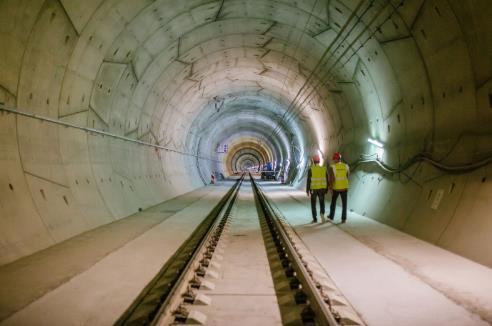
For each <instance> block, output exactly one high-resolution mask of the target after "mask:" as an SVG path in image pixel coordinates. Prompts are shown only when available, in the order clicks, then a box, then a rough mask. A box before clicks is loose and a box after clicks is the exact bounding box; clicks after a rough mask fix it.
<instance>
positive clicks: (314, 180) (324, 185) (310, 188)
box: [306, 155, 328, 223]
mask: <svg viewBox="0 0 492 326" xmlns="http://www.w3.org/2000/svg"><path fill="white" fill-rule="evenodd" d="M319 163H320V157H319V155H314V156H313V164H312V165H311V167H310V169H309V171H308V178H307V183H306V193H307V195H308V197H309V196H311V212H312V215H313V221H312V223H316V222H318V220H317V217H316V215H317V210H316V198H319V206H320V218H321V222H324V221H325V194H326V193H327V192H328V172H327V170H326V167H325V166H320V165H319Z"/></svg>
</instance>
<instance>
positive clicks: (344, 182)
mask: <svg viewBox="0 0 492 326" xmlns="http://www.w3.org/2000/svg"><path fill="white" fill-rule="evenodd" d="M330 167H331V169H332V170H333V175H334V176H335V180H334V183H333V189H334V190H345V189H348V187H349V182H348V176H347V175H348V171H349V166H348V165H347V164H345V163H342V162H338V163H335V164H332V165H330Z"/></svg>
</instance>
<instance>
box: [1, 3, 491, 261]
mask: <svg viewBox="0 0 492 326" xmlns="http://www.w3.org/2000/svg"><path fill="white" fill-rule="evenodd" d="M400 3H402V5H401V6H400ZM369 4H372V6H368V5H369ZM358 5H360V6H359V7H356V6H358ZM356 8H357V9H356ZM354 10H357V14H358V16H359V17H361V18H360V20H359V21H358V23H357V24H356V25H354V26H355V27H354V28H353V30H352V33H351V36H349V37H347V38H346V39H343V40H339V42H338V43H336V40H337V38H336V37H337V36H336V35H337V34H338V33H340V31H342V32H343V31H348V30H351V26H352V25H349V26H348V27H347V28H346V29H344V25H345V23H346V22H347V21H349V20H350V17H351V14H352V12H354ZM363 12H364V14H362V13H363ZM491 16H492V6H491V5H490V3H489V1H486V0H478V1H471V0H468V1H459V0H448V1H446V0H412V1H409V0H407V1H383V0H380V1H372V0H371V1H369V0H368V1H362V2H358V1H334V0H332V1H321V0H318V1H316V0H309V1H288V0H282V1H260V0H250V1H244V0H226V1H199V0H193V1H147V0H131V1H130V0H126V1H125V0H120V1H118V0H106V1H103V0H91V1H83V2H79V1H70V0H59V1H56V0H48V1H41V0H38V1H27V0H26V1H13V0H5V1H2V2H0V42H1V44H2V45H3V51H1V52H0V102H3V103H4V104H5V106H6V107H12V108H17V109H18V110H20V111H24V112H29V113H35V114H37V115H40V116H44V117H50V118H54V119H57V120H60V121H65V122H70V123H73V124H77V125H80V126H85V127H89V128H94V129H98V130H103V131H107V132H110V133H112V134H116V135H121V136H126V137H129V138H133V139H139V140H143V141H146V142H149V143H153V144H160V145H163V146H166V147H169V148H172V149H176V150H178V151H180V152H183V153H188V154H191V155H184V154H181V153H176V152H170V151H165V150H156V149H154V148H152V147H149V146H144V145H139V144H136V143H132V142H128V141H123V140H118V139H114V138H112V137H109V136H103V135H100V134H99V135H98V134H95V133H91V132H86V131H82V130H77V129H74V128H65V127H63V126H60V125H57V124H52V123H49V122H42V121H39V120H35V119H32V118H28V117H23V116H20V115H16V114H8V113H6V112H4V111H1V113H0V139H1V141H0V153H1V154H0V216H1V219H0V263H1V264H5V263H8V262H11V261H13V260H16V259H18V258H21V257H23V256H25V255H28V254H32V253H34V252H36V251H39V250H42V249H43V248H46V247H49V246H51V245H54V244H56V243H59V242H61V241H63V240H65V239H68V238H70V237H73V236H75V235H77V234H80V233H82V232H84V231H87V230H90V229H93V228H96V227H98V226H100V225H104V224H106V223H110V222H112V221H115V220H117V219H120V218H123V217H126V216H128V215H130V214H133V213H135V212H137V211H138V209H139V208H146V207H149V206H151V205H154V204H157V203H159V202H161V201H163V200H166V199H168V198H171V197H173V196H176V195H179V194H182V193H184V192H187V191H190V190H193V189H195V188H197V187H200V186H202V185H203V181H205V182H206V181H207V180H204V179H205V178H206V177H207V176H208V175H209V174H210V172H211V171H213V170H215V166H216V165H215V164H217V163H216V161H217V160H218V159H219V157H218V156H217V154H216V153H215V152H214V151H215V145H216V144H219V143H220V141H221V140H224V139H230V140H232V141H234V139H235V138H234V137H235V134H234V132H235V128H234V125H225V126H224V128H217V126H215V127H214V128H212V129H213V130H212V131H209V129H207V128H209V127H208V126H209V125H213V122H214V121H216V120H217V119H219V120H220V119H222V118H223V121H226V120H227V121H232V122H230V123H234V122H233V121H234V120H233V119H225V118H224V117H227V116H226V115H223V116H221V115H220V114H221V113H220V112H218V110H217V109H218V107H217V105H215V103H216V100H215V99H216V98H217V96H218V97H221V98H223V99H225V100H224V102H227V99H230V101H231V102H234V101H236V100H237V101H239V102H241V103H242V102H247V101H248V100H249V99H250V97H251V96H253V97H256V98H258V103H257V104H255V107H256V109H257V111H256V113H255V117H257V118H258V119H260V120H262V121H264V124H265V125H273V126H277V127H278V129H279V130H278V132H274V130H275V128H273V130H268V129H266V128H263V129H265V131H264V136H270V137H273V138H274V139H273V140H272V142H271V143H274V144H278V145H275V146H277V147H276V148H272V149H271V151H272V152H275V153H282V155H283V156H285V157H290V156H293V158H292V159H293V161H294V160H295V159H296V158H295V157H294V156H296V155H297V154H298V153H301V154H302V155H301V156H302V158H300V159H302V161H304V162H306V161H307V160H308V155H310V154H311V153H312V152H313V150H315V149H317V148H319V149H321V150H322V152H323V153H325V156H330V155H329V154H330V153H331V152H333V151H335V150H341V151H342V152H343V154H344V158H345V159H346V160H347V161H348V162H354V161H356V160H357V158H358V157H359V156H360V155H361V154H374V153H375V150H376V149H375V148H374V147H373V146H372V145H370V144H368V143H367V138H368V137H372V138H375V139H378V140H379V141H381V142H383V143H384V144H385V152H384V154H383V157H382V158H381V159H382V160H383V161H384V162H385V163H386V164H388V165H390V166H393V167H398V166H399V165H401V164H403V162H406V161H407V160H409V159H410V158H411V157H413V156H414V155H416V154H418V153H422V152H424V153H426V154H428V155H430V156H432V157H433V158H435V159H436V160H440V161H441V162H442V163H443V164H449V165H466V164H468V163H470V162H474V161H479V160H481V159H484V158H487V157H488V155H490V153H491V150H492V142H491V137H490V136H491V129H492V128H491V127H490V126H491V124H490V122H491V120H492V99H491V98H492V95H491V94H492V82H491V79H490V77H491V75H492V57H491V56H492V24H491V23H490V17H491ZM387 17H390V18H387ZM340 34H341V33H340ZM356 35H360V38H358V39H356ZM333 44H335V46H333V47H332V45H333ZM327 50H328V52H327V53H328V54H329V57H328V59H327V60H326V61H325V62H323V64H321V65H317V63H318V61H319V60H320V58H323V54H324V53H325V51H327ZM333 67H334V68H333ZM311 72H313V73H311ZM311 75H312V78H311ZM319 81H322V83H321V84H320V82H319ZM304 83H306V84H307V86H308V87H307V92H306V93H304V95H302V94H301V98H300V100H297V102H296V94H297V90H299V89H300V88H301V87H302V86H303V84H304ZM308 93H313V94H312V96H311V95H309V96H308V95H306V94H308ZM228 96H229V97H228ZM271 98H275V99H276V100H277V101H278V103H282V104H281V105H273V104H271V103H272V101H270V100H269V99H271ZM289 103H295V105H294V106H292V107H289ZM233 107H234V106H233V105H231V106H228V105H227V103H226V104H225V105H224V108H230V109H236V110H239V111H238V113H240V112H241V111H240V108H239V106H238V107H236V108H233ZM207 110H216V111H217V112H215V111H213V112H212V113H207V112H208V111H207ZM225 111H227V110H225ZM230 112H231V111H229V115H230ZM217 114H218V115H217ZM244 121H251V120H248V119H245V120H244ZM272 121H273V122H274V123H272ZM236 123H237V124H238V125H237V127H238V128H237V129H238V130H240V131H241V133H244V130H247V129H248V126H249V125H250V124H248V123H246V122H244V123H242V124H241V122H236ZM197 126H198V127H197ZM221 129H222V130H225V129H227V130H228V131H227V132H221ZM251 129H254V128H251ZM254 132H257V131H254ZM279 134H280V135H279ZM203 135H207V138H206V139H202V141H201V142H200V139H201V138H202V136H203ZM238 137H239V136H238ZM285 139H287V141H285ZM287 146H289V147H287ZM192 155H198V156H199V157H198V158H197V157H195V156H192ZM302 161H295V162H294V163H295V164H293V165H298V166H299V174H298V178H296V179H295V180H291V181H293V183H294V184H295V185H296V184H297V185H298V184H302V182H303V179H302V175H303V174H302V172H303V171H304V172H305V166H306V165H305V164H303V162H302ZM490 174H491V170H490V166H484V167H481V168H480V169H477V170H473V171H472V172H469V173H459V174H450V173H444V172H442V171H440V170H438V169H436V168H434V167H432V166H431V165H430V164H427V163H425V162H420V163H418V164H415V165H412V166H411V167H410V169H408V170H406V171H404V173H386V172H384V171H382V170H381V169H380V168H378V167H377V166H376V165H374V164H364V165H360V166H358V168H357V170H356V171H355V173H354V174H353V176H352V178H351V183H352V190H351V192H350V208H351V209H353V210H354V211H356V212H358V213H360V214H364V215H367V216H369V217H371V218H375V219H377V220H379V221H381V222H383V223H386V224H388V225H391V226H393V227H396V228H398V229H400V230H403V231H404V232H407V233H409V234H412V235H415V236H417V237H419V238H422V239H424V240H426V241H429V242H432V243H435V244H437V245H439V246H442V247H444V248H446V249H449V250H451V251H454V252H456V253H458V254H460V255H463V256H465V257H468V258H470V259H473V260H475V261H478V262H480V263H482V264H485V265H488V266H492V256H491V255H490V253H489V252H487V250H486V248H489V247H490V246H491V244H492V240H491V239H492V218H491V216H492V215H491V214H490V212H491V210H492V207H491V206H492V204H491V201H490V196H491V194H492V186H491V184H492V183H491V182H490V178H491V177H490ZM200 175H201V176H200ZM439 198H440V199H439Z"/></svg>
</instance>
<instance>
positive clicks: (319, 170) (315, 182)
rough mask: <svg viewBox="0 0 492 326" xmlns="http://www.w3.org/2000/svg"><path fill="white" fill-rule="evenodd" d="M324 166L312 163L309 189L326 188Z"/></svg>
mask: <svg viewBox="0 0 492 326" xmlns="http://www.w3.org/2000/svg"><path fill="white" fill-rule="evenodd" d="M327 187H328V185H327V184H326V167H324V166H318V165H313V166H311V189H312V190H315V189H326V188H327Z"/></svg>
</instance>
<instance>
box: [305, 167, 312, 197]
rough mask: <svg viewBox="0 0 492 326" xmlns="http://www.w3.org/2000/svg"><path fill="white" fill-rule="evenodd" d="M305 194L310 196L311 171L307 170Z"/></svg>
mask: <svg viewBox="0 0 492 326" xmlns="http://www.w3.org/2000/svg"><path fill="white" fill-rule="evenodd" d="M306 193H307V195H308V196H309V195H310V194H311V169H309V170H308V176H307V181H306Z"/></svg>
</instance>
